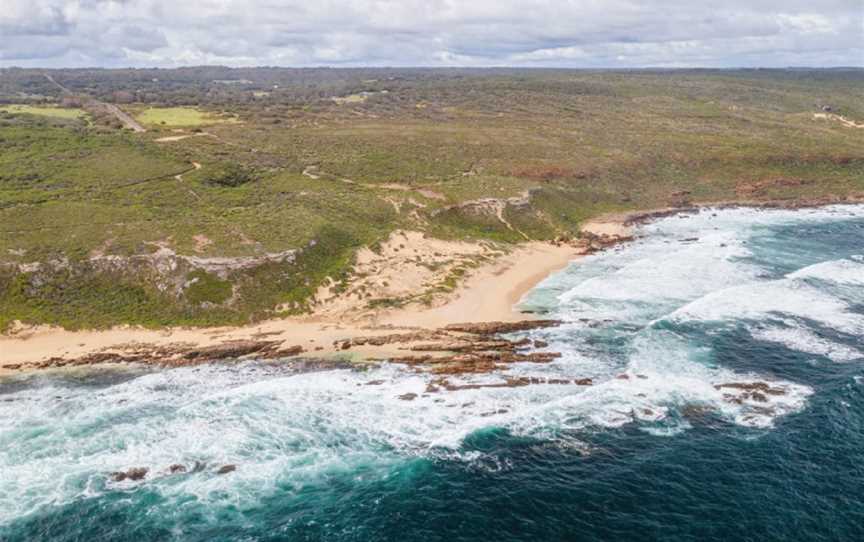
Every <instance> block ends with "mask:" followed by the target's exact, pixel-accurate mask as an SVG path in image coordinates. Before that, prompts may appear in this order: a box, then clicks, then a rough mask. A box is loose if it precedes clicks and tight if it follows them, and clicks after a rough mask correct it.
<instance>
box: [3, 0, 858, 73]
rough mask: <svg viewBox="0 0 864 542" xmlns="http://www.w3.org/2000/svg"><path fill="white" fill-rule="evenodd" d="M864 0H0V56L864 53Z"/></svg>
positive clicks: (251, 58)
mask: <svg viewBox="0 0 864 542" xmlns="http://www.w3.org/2000/svg"><path fill="white" fill-rule="evenodd" d="M862 20H864V7H862V3H861V0H821V1H820V2H812V0H806V1H805V0H770V1H766V0H748V1H744V0H729V1H726V2H722V3H721V2H716V1H705V2H693V1H692V0H641V1H640V0H497V1H496V0H473V1H471V2H465V1H462V0H401V1H400V0H317V1H312V0H307V1H299V0H288V1H280V0H195V1H178V0H3V6H2V9H0V66H3V65H6V66H9V65H23V66H126V65H132V66H169V67H170V66H176V65H186V64H205V63H219V64H227V65H235V66H240V65H264V64H266V65H291V66H309V65H392V66H405V65H431V66H436V65H448V66H449V65H466V66H476V65H518V66H530V65H538V66H574V67H598V66H603V67H634V66H673V65H674V66H692V65H700V66H738V65H741V66H756V65H761V66H785V65H790V64H795V65H802V64H809V65H817V66H832V65H859V66H860V65H862V64H864V30H862Z"/></svg>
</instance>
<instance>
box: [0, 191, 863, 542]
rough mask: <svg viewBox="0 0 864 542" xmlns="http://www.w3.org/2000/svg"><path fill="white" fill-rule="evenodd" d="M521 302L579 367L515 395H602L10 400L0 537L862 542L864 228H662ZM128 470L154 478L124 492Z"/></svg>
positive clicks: (752, 222)
mask: <svg viewBox="0 0 864 542" xmlns="http://www.w3.org/2000/svg"><path fill="white" fill-rule="evenodd" d="M523 305H524V306H525V308H528V309H531V310H534V311H539V312H544V313H545V314H547V315H548V316H550V317H554V318H561V319H563V320H565V321H566V322H567V323H566V324H564V325H563V326H561V327H559V328H555V329H547V330H540V331H537V332H532V333H530V334H528V336H530V337H532V338H542V339H543V340H546V341H548V342H549V343H550V347H549V349H551V350H555V351H560V352H562V353H563V354H564V355H563V356H562V358H561V359H560V360H558V361H556V362H554V363H551V364H548V365H536V364H524V365H518V366H514V367H513V368H512V369H510V370H508V371H507V373H504V374H510V375H531V376H538V377H543V376H548V377H553V378H558V377H569V378H584V377H591V378H593V379H594V385H593V386H591V387H580V386H569V385H554V384H548V385H532V386H527V387H522V388H484V389H475V390H462V391H456V392H446V393H438V394H424V390H425V388H426V383H427V378H426V377H425V376H423V375H418V374H414V373H411V372H408V371H405V370H404V369H402V368H400V367H396V366H387V365H385V366H382V367H381V368H379V369H373V370H371V371H366V372H355V371H347V370H339V371H327V372H318V373H306V374H294V373H292V372H290V369H289V368H287V367H286V366H282V365H279V364H256V363H247V364H243V365H239V366H238V365H230V366H229V365H212V366H202V367H193V368H179V369H172V370H162V371H154V370H149V369H146V368H141V367H130V368H126V369H122V370H117V369H114V370H101V371H97V370H89V371H81V372H63V373H43V374H39V375H33V376H29V377H19V378H15V379H6V380H4V381H0V540H4V541H5V540H10V541H11V540H16V541H17V540H82V541H83V540H86V541H93V540H134V541H138V542H140V541H145V540H364V541H365V540H447V541H451V540H496V541H497V540H862V539H864V207H862V206H848V207H834V208H825V209H818V210H805V211H795V212H793V211H757V210H722V211H704V212H702V213H700V214H698V215H690V216H681V217H670V218H667V219H663V220H660V221H658V222H656V223H653V224H650V225H647V226H645V227H643V228H642V230H641V232H640V238H639V239H638V240H637V241H635V242H633V243H631V244H629V245H627V246H623V247H619V248H617V249H615V250H611V251H608V252H605V253H602V254H598V255H594V256H591V257H588V258H586V259H585V260H583V261H582V262H581V263H580V264H579V265H574V266H571V267H570V268H568V269H567V270H565V271H563V272H561V273H559V274H557V275H555V276H553V277H550V278H549V279H548V280H546V281H545V282H544V283H543V284H541V285H540V286H539V287H538V288H536V289H535V290H534V291H532V292H531V293H530V294H529V295H528V296H527V298H526V299H525V300H523ZM501 377H502V375H485V376H476V377H471V378H469V379H466V381H470V382H484V381H488V382H495V381H498V380H500V379H501ZM453 380H454V381H455V380H456V379H453ZM377 381H381V383H372V384H370V382H377ZM754 382H756V383H759V385H760V386H764V388H763V389H768V390H771V393H767V392H766V393H761V394H752V395H748V394H747V392H746V391H744V390H742V389H741V388H740V387H735V386H736V384H740V383H745V385H746V384H749V383H754ZM728 384H732V385H733V386H727V385H728ZM408 392H414V393H418V394H420V397H418V398H417V399H415V400H414V401H403V400H400V399H399V398H398V396H399V395H401V394H404V393H408ZM173 464H183V465H185V466H187V467H188V469H189V470H188V472H186V473H180V474H170V473H169V472H168V468H169V466H171V465H173ZM227 464H231V465H236V470H235V471H234V472H230V473H228V474H222V475H220V474H217V473H216V471H217V469H218V468H219V467H221V466H223V465H227ZM130 467H147V468H149V469H150V470H149V472H148V475H147V477H146V478H145V479H144V480H142V481H137V482H136V481H124V482H114V481H112V480H111V479H110V477H109V476H108V473H110V472H112V471H117V470H126V469H128V468H130Z"/></svg>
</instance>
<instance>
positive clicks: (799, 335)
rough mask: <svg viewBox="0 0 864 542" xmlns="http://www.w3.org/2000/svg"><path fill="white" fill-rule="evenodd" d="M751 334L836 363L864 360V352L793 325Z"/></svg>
mask: <svg viewBox="0 0 864 542" xmlns="http://www.w3.org/2000/svg"><path fill="white" fill-rule="evenodd" d="M750 334H751V335H752V336H753V338H755V339H759V340H762V341H768V342H774V343H778V344H782V345H783V346H785V347H787V348H789V349H791V350H797V351H799V352H805V353H808V354H815V355H818V356H825V357H827V358H828V359H830V360H832V361H836V362H846V361H854V360H859V359H864V352H861V351H860V350H858V349H855V348H852V347H851V346H847V345H845V344H839V343H836V342H834V341H831V340H829V339H827V338H825V337H822V336H819V335H817V334H816V333H815V332H813V331H810V330H809V329H805V328H803V327H800V326H797V325H795V324H794V323H792V324H791V325H790V326H785V327H780V326H776V327H762V328H757V329H753V330H751V331H750Z"/></svg>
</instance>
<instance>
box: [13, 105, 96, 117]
mask: <svg viewBox="0 0 864 542" xmlns="http://www.w3.org/2000/svg"><path fill="white" fill-rule="evenodd" d="M0 111H3V112H6V113H15V114H17V113H25V114H28V115H40V116H43V117H55V118H60V119H78V118H82V117H84V115H85V113H84V111H83V110H82V109H78V108H66V107H54V106H50V107H48V106H35V105H26V104H13V105H0Z"/></svg>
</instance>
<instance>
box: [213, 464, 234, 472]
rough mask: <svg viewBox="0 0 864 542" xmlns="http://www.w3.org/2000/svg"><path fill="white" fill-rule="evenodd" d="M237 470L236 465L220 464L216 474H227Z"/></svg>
mask: <svg viewBox="0 0 864 542" xmlns="http://www.w3.org/2000/svg"><path fill="white" fill-rule="evenodd" d="M235 470H237V465H222V466H221V467H219V470H217V471H216V474H228V473H229V472H234V471H235Z"/></svg>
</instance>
